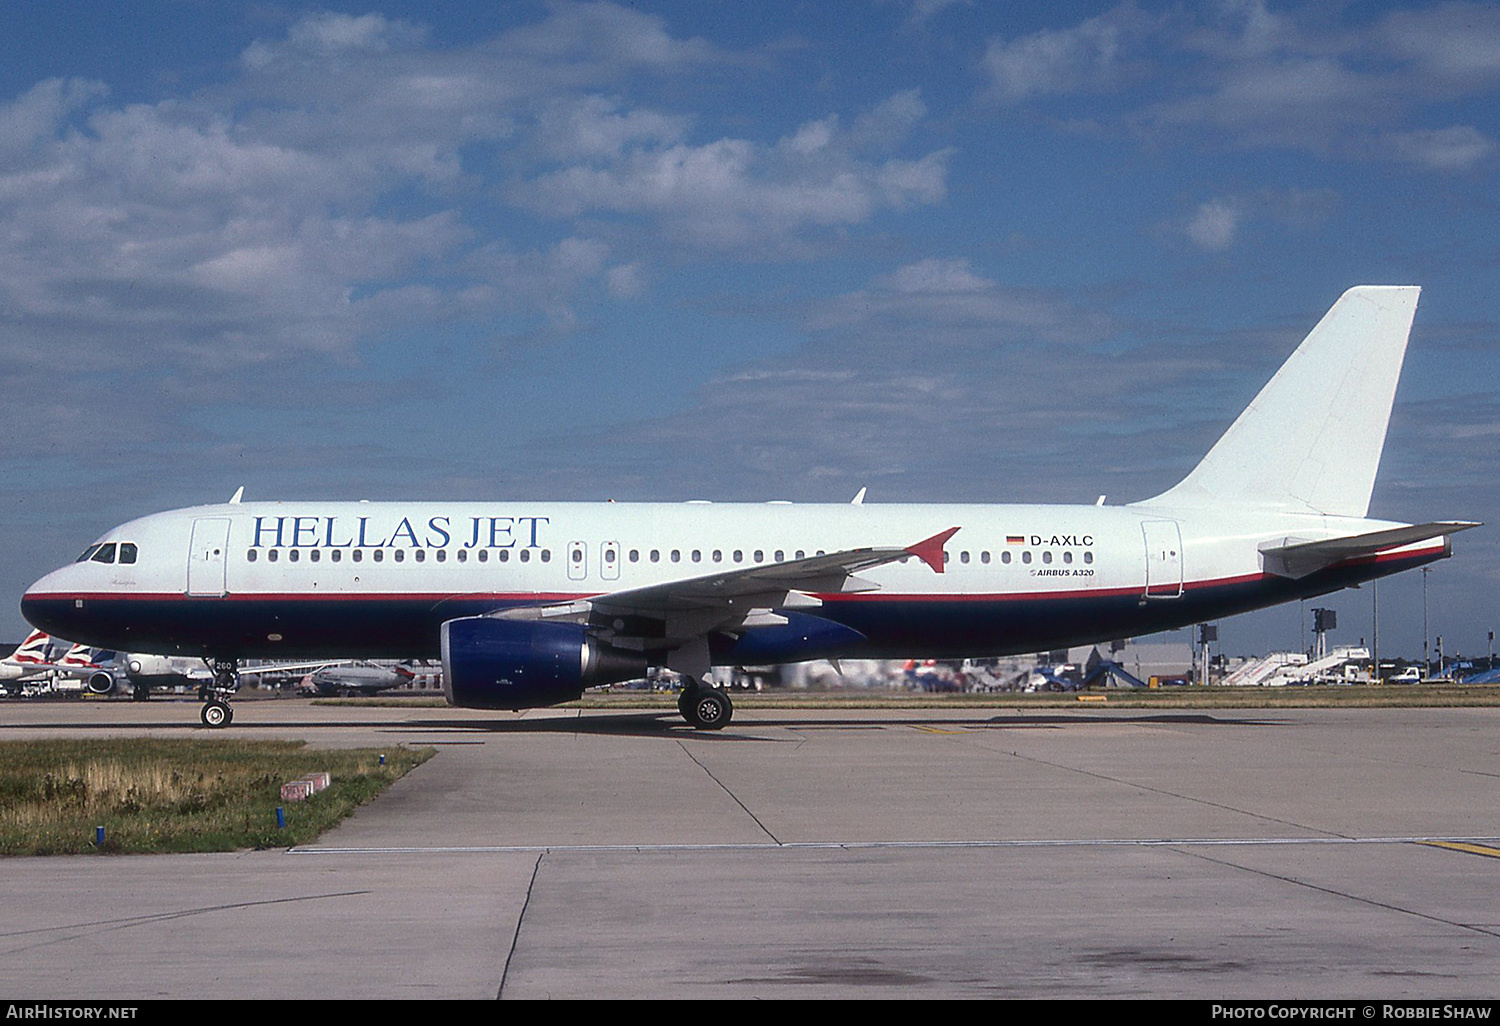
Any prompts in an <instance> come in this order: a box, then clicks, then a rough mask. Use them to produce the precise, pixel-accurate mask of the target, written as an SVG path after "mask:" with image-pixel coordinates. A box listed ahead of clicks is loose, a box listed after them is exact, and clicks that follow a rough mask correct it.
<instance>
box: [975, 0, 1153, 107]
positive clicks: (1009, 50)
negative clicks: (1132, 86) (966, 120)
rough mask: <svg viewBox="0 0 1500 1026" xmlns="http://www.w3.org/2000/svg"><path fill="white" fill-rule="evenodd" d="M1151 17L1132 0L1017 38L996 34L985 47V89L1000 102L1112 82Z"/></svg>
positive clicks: (1086, 89)
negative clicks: (1076, 21)
mask: <svg viewBox="0 0 1500 1026" xmlns="http://www.w3.org/2000/svg"><path fill="white" fill-rule="evenodd" d="M1150 29H1151V20H1150V19H1148V18H1146V17H1145V16H1143V15H1142V14H1141V12H1140V11H1139V10H1137V9H1136V7H1135V6H1134V4H1131V3H1126V4H1122V5H1121V6H1119V7H1116V8H1115V9H1114V10H1112V11H1109V12H1107V13H1106V14H1103V15H1100V16H1098V17H1095V18H1089V19H1087V20H1086V21H1083V22H1081V23H1079V24H1078V25H1075V26H1073V27H1072V28H1066V29H1043V30H1041V31H1039V32H1033V33H1031V34H1030V35H1026V36H1020V37H1017V38H1015V39H1006V38H1004V37H1000V36H997V37H995V38H993V39H991V40H990V41H989V43H988V45H987V46H986V47H985V52H984V59H983V67H984V70H985V72H986V73H987V74H988V76H989V83H990V84H989V95H990V97H991V98H992V99H996V100H998V101H1000V102H1003V103H1018V102H1021V101H1023V100H1027V99H1030V98H1032V97H1038V96H1054V95H1064V94H1068V93H1079V92H1095V91H1098V90H1102V89H1105V88H1108V87H1110V86H1111V85H1113V84H1114V83H1116V82H1117V81H1118V80H1119V78H1120V76H1121V75H1122V73H1123V72H1124V70H1125V64H1126V63H1127V62H1128V61H1131V60H1133V59H1135V56H1136V55H1135V54H1134V53H1133V51H1134V49H1135V47H1136V46H1137V44H1138V43H1139V42H1141V41H1142V40H1143V39H1144V38H1145V37H1146V35H1147V34H1148V33H1149V31H1150Z"/></svg>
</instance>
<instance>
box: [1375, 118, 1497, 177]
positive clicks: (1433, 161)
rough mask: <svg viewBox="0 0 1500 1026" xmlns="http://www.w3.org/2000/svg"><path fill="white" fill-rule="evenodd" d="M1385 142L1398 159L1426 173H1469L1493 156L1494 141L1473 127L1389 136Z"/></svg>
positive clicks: (1424, 130)
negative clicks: (1423, 169) (1426, 171)
mask: <svg viewBox="0 0 1500 1026" xmlns="http://www.w3.org/2000/svg"><path fill="white" fill-rule="evenodd" d="M1386 140H1387V142H1388V143H1389V145H1390V146H1391V148H1392V152H1393V153H1394V155H1395V156H1396V157H1397V158H1398V159H1400V160H1403V161H1406V162H1407V163H1411V164H1415V165H1417V166H1418V167H1422V168H1425V169H1427V170H1429V171H1470V170H1473V169H1474V168H1476V167H1478V166H1479V165H1480V164H1482V163H1484V162H1486V161H1488V160H1489V158H1490V157H1492V156H1493V155H1494V154H1495V152H1496V144H1495V140H1494V139H1492V138H1490V137H1489V136H1487V135H1485V134H1484V133H1483V132H1481V131H1479V130H1478V129H1477V128H1475V127H1474V126H1473V125H1455V126H1454V127H1452V128H1438V129H1418V130H1415V131H1411V132H1392V133H1390V134H1389V135H1388V136H1387V137H1386Z"/></svg>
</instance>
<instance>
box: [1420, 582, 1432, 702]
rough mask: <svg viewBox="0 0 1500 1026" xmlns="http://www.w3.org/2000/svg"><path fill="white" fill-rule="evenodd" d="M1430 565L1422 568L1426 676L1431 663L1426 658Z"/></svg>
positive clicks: (1423, 649) (1424, 668)
mask: <svg viewBox="0 0 1500 1026" xmlns="http://www.w3.org/2000/svg"><path fill="white" fill-rule="evenodd" d="M1431 570H1432V568H1431V567H1428V566H1424V567H1423V568H1422V676H1424V677H1425V676H1428V675H1429V674H1430V673H1431V672H1432V664H1431V663H1430V662H1428V660H1427V574H1428V573H1429V572H1430V571H1431Z"/></svg>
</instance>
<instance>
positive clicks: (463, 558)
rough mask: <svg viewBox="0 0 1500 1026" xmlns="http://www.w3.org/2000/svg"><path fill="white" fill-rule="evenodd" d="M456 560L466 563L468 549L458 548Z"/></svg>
mask: <svg viewBox="0 0 1500 1026" xmlns="http://www.w3.org/2000/svg"><path fill="white" fill-rule="evenodd" d="M458 561H459V562H460V563H467V562H468V561H469V550H468V549H459V550H458Z"/></svg>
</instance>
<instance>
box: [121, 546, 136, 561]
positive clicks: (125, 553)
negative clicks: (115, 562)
mask: <svg viewBox="0 0 1500 1026" xmlns="http://www.w3.org/2000/svg"><path fill="white" fill-rule="evenodd" d="M120 562H121V563H134V562H135V544H134V543H133V542H121V543H120Z"/></svg>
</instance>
